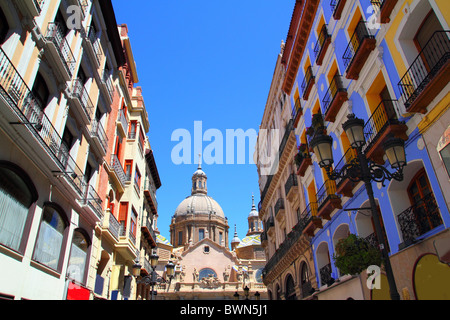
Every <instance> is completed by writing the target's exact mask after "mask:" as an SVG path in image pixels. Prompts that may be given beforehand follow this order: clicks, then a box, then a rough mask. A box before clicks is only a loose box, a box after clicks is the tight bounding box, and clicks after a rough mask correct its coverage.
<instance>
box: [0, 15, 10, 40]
mask: <svg viewBox="0 0 450 320" xmlns="http://www.w3.org/2000/svg"><path fill="white" fill-rule="evenodd" d="M8 31H9V24H8V20H6V16H5V13H4V12H3V10H2V9H1V8H0V45H1V44H3V43H4V42H5V41H6V36H7V35H8Z"/></svg>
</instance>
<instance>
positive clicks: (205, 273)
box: [198, 268, 217, 281]
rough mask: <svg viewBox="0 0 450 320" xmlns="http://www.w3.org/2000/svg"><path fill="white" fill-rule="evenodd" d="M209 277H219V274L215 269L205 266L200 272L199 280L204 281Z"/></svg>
mask: <svg viewBox="0 0 450 320" xmlns="http://www.w3.org/2000/svg"><path fill="white" fill-rule="evenodd" d="M209 277H213V278H217V274H216V272H215V271H214V270H213V269H210V268H204V269H202V270H200V272H199V273H198V281H202V279H203V278H209Z"/></svg>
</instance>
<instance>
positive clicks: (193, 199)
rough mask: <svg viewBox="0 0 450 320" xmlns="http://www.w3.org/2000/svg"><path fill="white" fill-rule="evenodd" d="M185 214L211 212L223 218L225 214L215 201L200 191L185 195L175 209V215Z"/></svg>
mask: <svg viewBox="0 0 450 320" xmlns="http://www.w3.org/2000/svg"><path fill="white" fill-rule="evenodd" d="M187 214H212V215H216V216H219V217H221V218H224V219H225V214H224V213H223V210H222V208H221V207H220V205H219V204H218V203H217V201H216V200H214V199H213V198H211V197H210V196H207V195H205V194H201V193H196V194H193V195H191V196H189V197H187V198H186V199H184V200H183V201H182V202H181V203H180V204H179V205H178V207H177V209H176V210H175V217H179V216H184V215H187Z"/></svg>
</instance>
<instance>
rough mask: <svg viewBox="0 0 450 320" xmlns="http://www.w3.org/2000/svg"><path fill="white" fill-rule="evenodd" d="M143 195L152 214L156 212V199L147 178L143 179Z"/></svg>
mask: <svg viewBox="0 0 450 320" xmlns="http://www.w3.org/2000/svg"><path fill="white" fill-rule="evenodd" d="M144 196H145V197H146V198H147V201H148V203H149V205H150V208H151V210H152V213H153V214H155V215H156V214H158V201H157V200H156V195H155V190H154V188H152V185H151V183H150V180H149V179H145V182H144Z"/></svg>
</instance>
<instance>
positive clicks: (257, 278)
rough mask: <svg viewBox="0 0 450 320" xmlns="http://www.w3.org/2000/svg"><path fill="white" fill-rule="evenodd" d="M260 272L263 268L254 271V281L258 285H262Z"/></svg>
mask: <svg viewBox="0 0 450 320" xmlns="http://www.w3.org/2000/svg"><path fill="white" fill-rule="evenodd" d="M262 272H263V268H260V269H258V270H256V274H255V281H256V282H258V283H262V282H263V277H262Z"/></svg>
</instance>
